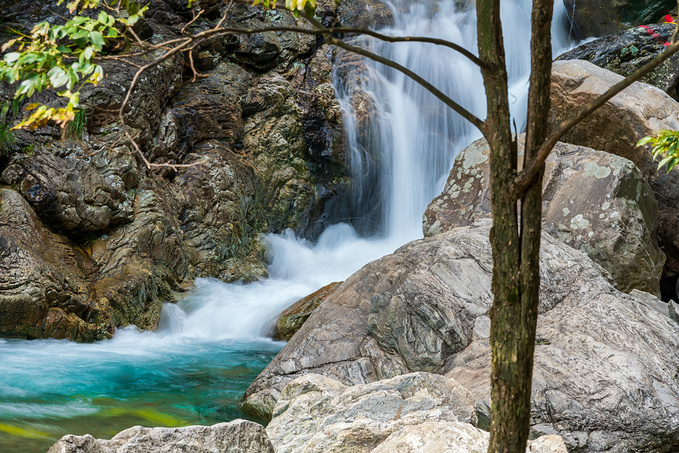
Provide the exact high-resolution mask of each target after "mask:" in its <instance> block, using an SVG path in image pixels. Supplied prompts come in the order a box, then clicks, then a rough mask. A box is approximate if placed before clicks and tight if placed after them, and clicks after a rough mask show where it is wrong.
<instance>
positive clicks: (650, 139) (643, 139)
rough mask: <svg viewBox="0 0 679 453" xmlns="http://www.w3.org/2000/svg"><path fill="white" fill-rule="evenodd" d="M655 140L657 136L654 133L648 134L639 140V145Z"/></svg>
mask: <svg viewBox="0 0 679 453" xmlns="http://www.w3.org/2000/svg"><path fill="white" fill-rule="evenodd" d="M653 140H655V137H653V136H652V135H647V136H646V137H644V138H642V139H641V140H639V141H638V142H637V146H644V145H647V144H649V143H651V142H652V141H653Z"/></svg>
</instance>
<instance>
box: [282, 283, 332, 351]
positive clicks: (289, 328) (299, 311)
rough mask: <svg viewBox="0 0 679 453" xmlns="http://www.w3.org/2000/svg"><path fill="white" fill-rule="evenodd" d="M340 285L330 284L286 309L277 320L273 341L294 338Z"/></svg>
mask: <svg viewBox="0 0 679 453" xmlns="http://www.w3.org/2000/svg"><path fill="white" fill-rule="evenodd" d="M340 284H341V282H335V283H330V284H329V285H327V286H324V287H323V288H321V289H319V290H318V291H316V292H314V293H313V294H309V295H308V296H307V297H305V298H303V299H300V300H298V301H297V302H295V303H294V304H292V305H291V306H290V307H288V308H287V309H285V311H283V313H281V314H280V316H278V320H276V327H275V330H274V334H273V339H274V340H283V341H288V340H289V339H290V338H292V336H293V335H294V334H295V332H297V331H298V330H299V329H300V327H302V325H303V324H304V322H305V321H306V320H307V319H309V316H311V313H312V312H313V311H314V310H315V309H316V308H317V307H318V306H319V305H320V304H321V303H322V302H323V301H324V300H325V299H327V298H328V297H329V296H330V295H331V294H332V293H334V292H335V290H336V289H337V288H338V287H339V285H340Z"/></svg>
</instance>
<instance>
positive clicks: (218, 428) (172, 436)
mask: <svg viewBox="0 0 679 453" xmlns="http://www.w3.org/2000/svg"><path fill="white" fill-rule="evenodd" d="M217 451H218V452H220V453H274V449H273V446H272V445H271V442H270V441H269V439H268V437H267V435H266V431H264V427H263V426H262V425H260V424H258V423H254V422H250V421H246V420H235V421H232V422H229V423H219V424H216V425H213V426H187V427H184V428H143V427H141V426H135V427H133V428H129V429H126V430H124V431H121V432H119V433H118V434H116V435H115V437H113V438H112V439H111V440H104V439H95V438H94V437H92V436H91V435H89V434H86V435H84V436H74V435H72V434H69V435H66V436H64V437H62V438H61V439H60V440H59V441H58V442H57V443H56V444H54V445H53V446H52V448H50V449H49V451H48V453H185V452H191V453H214V452H217Z"/></svg>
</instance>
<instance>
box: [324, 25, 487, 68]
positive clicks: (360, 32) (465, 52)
mask: <svg viewBox="0 0 679 453" xmlns="http://www.w3.org/2000/svg"><path fill="white" fill-rule="evenodd" d="M326 30H327V29H326ZM329 30H330V32H331V33H346V34H358V35H366V36H371V37H373V38H376V39H379V40H380V41H385V42H424V43H428V44H435V45H437V46H443V47H447V48H449V49H452V50H454V51H456V52H459V53H461V54H462V55H464V56H465V57H467V58H468V59H469V60H470V61H471V62H472V63H474V64H475V65H477V66H479V67H481V66H483V65H484V63H483V61H481V60H480V59H479V57H477V56H476V55H474V54H473V53H471V52H470V51H468V50H467V49H465V48H464V47H462V46H460V45H458V44H455V43H453V42H450V41H446V40H445V39H438V38H429V37H427V36H389V35H383V34H382V33H377V32H375V31H372V30H366V29H363V28H350V27H333V28H330V29H329Z"/></svg>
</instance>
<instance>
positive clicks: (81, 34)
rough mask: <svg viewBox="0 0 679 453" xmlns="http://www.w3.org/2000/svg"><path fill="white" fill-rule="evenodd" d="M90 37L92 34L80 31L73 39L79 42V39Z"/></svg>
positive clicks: (73, 35)
mask: <svg viewBox="0 0 679 453" xmlns="http://www.w3.org/2000/svg"><path fill="white" fill-rule="evenodd" d="M88 36H90V33H89V32H88V31H87V30H78V31H77V32H75V33H73V34H72V35H71V39H72V40H74V41H77V40H79V39H83V38H87V37H88Z"/></svg>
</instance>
